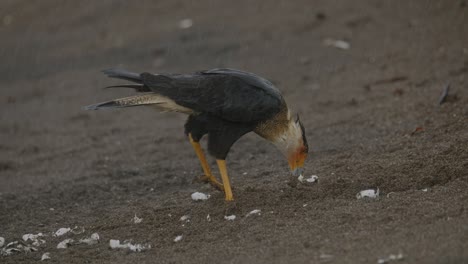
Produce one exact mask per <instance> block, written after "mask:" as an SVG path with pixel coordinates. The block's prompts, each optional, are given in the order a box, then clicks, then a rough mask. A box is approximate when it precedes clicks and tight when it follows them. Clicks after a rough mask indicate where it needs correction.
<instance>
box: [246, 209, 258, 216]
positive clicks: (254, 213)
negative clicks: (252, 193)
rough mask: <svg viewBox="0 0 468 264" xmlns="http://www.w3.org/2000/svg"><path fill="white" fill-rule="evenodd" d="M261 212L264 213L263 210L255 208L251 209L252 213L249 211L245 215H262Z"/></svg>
mask: <svg viewBox="0 0 468 264" xmlns="http://www.w3.org/2000/svg"><path fill="white" fill-rule="evenodd" d="M261 214H262V210H260V209H255V210H252V211H250V213H248V214H247V215H246V216H245V217H248V216H251V215H261Z"/></svg>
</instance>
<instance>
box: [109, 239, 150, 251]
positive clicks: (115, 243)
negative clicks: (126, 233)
mask: <svg viewBox="0 0 468 264" xmlns="http://www.w3.org/2000/svg"><path fill="white" fill-rule="evenodd" d="M109 246H110V248H112V249H129V250H131V251H133V252H141V251H143V250H147V249H150V248H151V245H150V244H145V245H142V244H132V243H130V242H126V241H124V244H120V240H115V239H111V240H109Z"/></svg>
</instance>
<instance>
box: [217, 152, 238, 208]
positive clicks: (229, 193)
mask: <svg viewBox="0 0 468 264" xmlns="http://www.w3.org/2000/svg"><path fill="white" fill-rule="evenodd" d="M216 163H218V168H219V172H220V173H221V179H222V180H223V186H224V194H225V195H226V201H233V200H234V198H233V197H232V190H231V184H230V183H229V177H228V174H227V168H226V161H225V160H219V159H217V160H216Z"/></svg>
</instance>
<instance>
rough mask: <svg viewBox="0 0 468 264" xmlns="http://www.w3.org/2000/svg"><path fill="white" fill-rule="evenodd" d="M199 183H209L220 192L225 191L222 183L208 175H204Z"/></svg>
mask: <svg viewBox="0 0 468 264" xmlns="http://www.w3.org/2000/svg"><path fill="white" fill-rule="evenodd" d="M198 180H199V181H201V182H207V183H209V184H211V185H212V186H213V187H215V188H216V189H218V190H220V191H224V186H223V184H222V183H220V182H219V181H218V180H216V178H215V177H214V176H212V175H211V176H207V175H204V176H202V177H200V178H199V179H198Z"/></svg>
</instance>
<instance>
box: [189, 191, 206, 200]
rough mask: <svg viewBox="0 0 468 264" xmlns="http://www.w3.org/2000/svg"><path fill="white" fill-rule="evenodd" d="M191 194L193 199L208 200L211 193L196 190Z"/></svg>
mask: <svg viewBox="0 0 468 264" xmlns="http://www.w3.org/2000/svg"><path fill="white" fill-rule="evenodd" d="M191 196H192V200H194V201H205V200H208V198H210V195H209V194H204V193H201V192H194V193H192V195H191Z"/></svg>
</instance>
